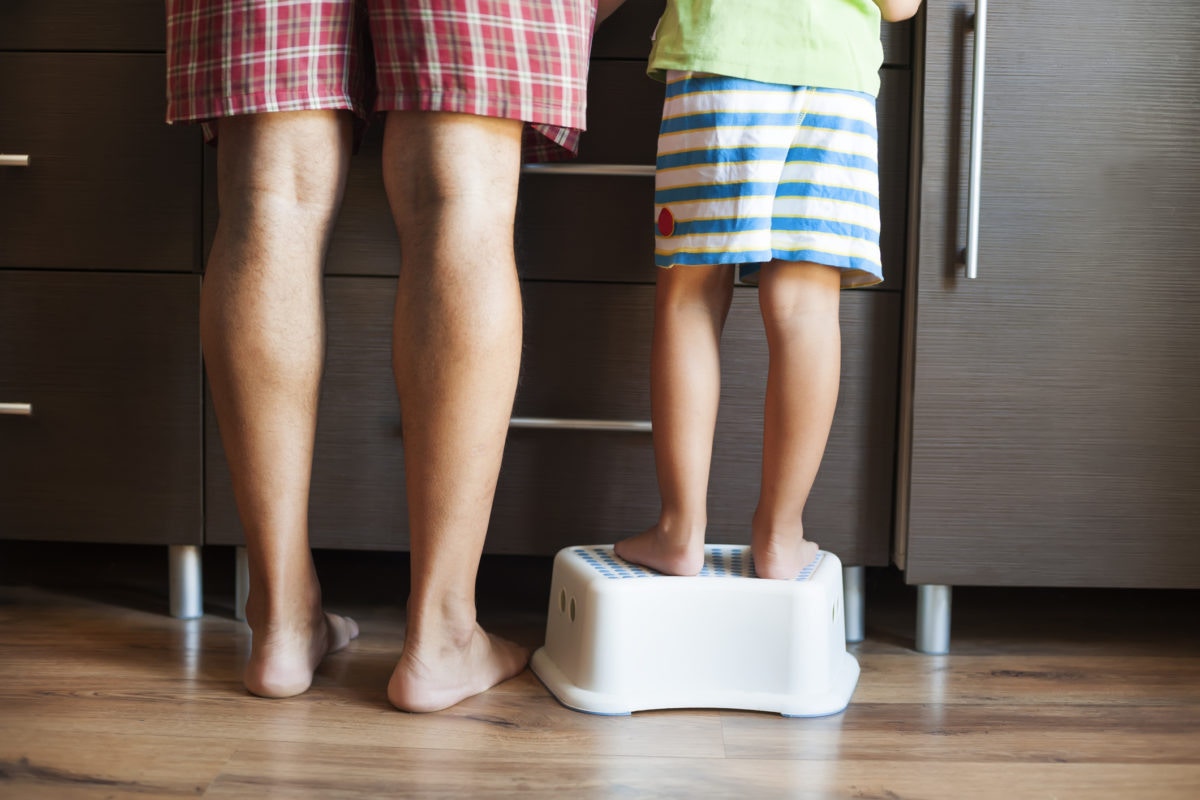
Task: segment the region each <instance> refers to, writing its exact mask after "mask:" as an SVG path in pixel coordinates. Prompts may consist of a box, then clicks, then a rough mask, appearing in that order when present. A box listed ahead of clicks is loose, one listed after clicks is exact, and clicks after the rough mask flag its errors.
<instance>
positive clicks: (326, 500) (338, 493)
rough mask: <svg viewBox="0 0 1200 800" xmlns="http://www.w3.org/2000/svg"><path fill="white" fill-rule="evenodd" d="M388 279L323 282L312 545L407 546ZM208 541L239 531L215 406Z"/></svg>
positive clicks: (228, 539) (210, 416) (237, 536)
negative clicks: (321, 372)
mask: <svg viewBox="0 0 1200 800" xmlns="http://www.w3.org/2000/svg"><path fill="white" fill-rule="evenodd" d="M395 293H396V281H395V279H392V278H328V279H326V282H325V301H326V320H325V322H326V336H327V340H326V357H325V377H324V380H323V381H322V385H321V398H320V410H319V412H318V422H317V441H316V451H315V454H314V457H313V476H312V494H311V500H310V503H309V509H310V511H309V535H310V538H311V541H312V544H313V546H314V547H329V548H340V549H370V550H404V549H407V548H408V516H407V514H408V511H407V506H406V505H405V502H404V453H403V450H402V443H401V438H400V404H399V401H398V400H397V398H396V388H395V383H394V382H393V380H392V362H391V352H392V306H393V302H394V299H395ZM206 415H207V426H206V431H205V441H206V452H207V459H206V462H205V472H206V486H207V493H206V496H205V541H206V542H209V543H212V544H241V543H242V541H243V538H242V529H241V523H240V522H239V521H238V516H237V507H236V505H235V504H234V500H233V490H232V487H231V484H230V479H229V469H228V466H227V465H226V462H225V451H224V449H223V448H222V446H221V438H220V435H219V432H218V429H217V421H216V416H215V414H214V413H213V410H212V403H211V402H209V403H207V407H206Z"/></svg>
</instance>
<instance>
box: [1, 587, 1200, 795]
mask: <svg viewBox="0 0 1200 800" xmlns="http://www.w3.org/2000/svg"><path fill="white" fill-rule="evenodd" d="M906 588H907V587H902V589H900V590H894V588H893V590H892V592H891V595H890V596H888V595H887V593H886V592H880V593H878V594H876V595H875V596H872V594H871V593H870V589H869V594H868V606H867V608H868V638H867V641H865V642H864V643H862V644H860V645H855V646H853V647H852V648H851V649H852V650H853V651H854V652H855V654H856V655H857V657H858V658H859V661H860V663H861V665H862V677H861V679H860V681H859V685H858V689H857V691H856V693H855V696H854V700H853V703H852V704H851V707H850V708H849V709H848V710H847V711H846V712H845V713H843V714H840V715H837V716H833V717H825V718H819V719H784V718H781V717H778V716H775V715H771V714H760V713H743V712H729V711H705V710H699V711H664V712H647V713H639V714H635V715H633V716H632V717H623V718H622V717H596V716H589V715H586V714H580V713H577V712H574V711H570V710H568V709H566V708H563V707H562V706H560V705H559V704H558V703H557V702H556V701H555V700H554V699H553V698H552V697H551V696H550V695H549V694H548V693H547V692H546V690H545V689H544V687H542V685H541V684H540V683H539V682H538V680H537V679H536V678H535V677H533V675H532V674H531V673H529V672H528V671H527V672H525V673H524V674H522V675H521V676H519V677H517V678H516V679H514V680H512V681H509V682H508V683H506V684H504V685H502V686H500V687H498V688H496V689H495V690H493V691H491V692H489V693H487V694H485V695H483V696H480V697H477V698H473V699H471V700H469V701H467V702H464V703H462V704H460V705H459V706H456V707H455V708H453V709H450V710H448V711H445V712H441V713H438V714H430V715H411V714H402V713H399V712H397V711H394V710H392V709H391V707H390V706H388V704H387V701H386V698H385V696H384V687H385V686H386V683H387V679H388V676H389V674H390V673H391V669H392V666H393V664H394V663H395V660H396V657H397V654H398V650H399V647H400V643H401V640H402V636H403V626H402V624H401V620H402V610H401V609H400V608H399V607H397V606H395V605H392V604H381V603H377V602H357V603H355V602H349V605H340V606H337V607H338V610H346V611H349V612H351V613H353V614H355V615H356V616H357V618H358V619H359V620H360V622H361V625H362V636H361V638H360V639H359V640H358V641H357V642H355V643H354V644H353V645H352V646H351V647H350V648H349V649H348V650H346V651H344V652H342V653H339V654H337V655H335V656H333V657H332V658H330V659H329V660H328V661H327V663H326V664H325V665H324V666H323V668H322V669H321V671H320V673H319V674H318V676H317V680H316V682H315V685H314V687H313V689H312V690H311V691H310V692H308V693H307V694H305V695H303V696H301V697H298V698H293V699H289V700H274V701H271V700H261V699H256V698H253V697H251V696H249V695H248V694H247V693H246V692H245V691H244V690H243V689H242V687H241V684H240V682H239V680H238V675H239V672H240V666H241V663H242V661H243V659H244V658H245V656H246V652H247V648H248V642H249V637H248V632H247V629H246V628H245V627H244V626H243V625H241V624H240V623H238V622H236V621H235V620H233V619H231V618H230V617H229V616H228V615H227V614H226V613H223V611H222V610H221V609H220V608H217V609H215V613H211V614H209V615H208V616H206V617H205V618H203V619H201V620H195V621H187V622H184V621H178V620H173V619H170V618H168V617H166V616H165V615H164V614H162V613H160V612H159V610H158V609H157V608H154V607H153V605H154V604H153V603H147V602H143V600H145V597H144V596H143V595H139V594H138V592H137V591H136V590H130V591H129V592H128V593H126V594H121V593H119V592H118V593H116V594H114V593H112V592H101V591H96V590H91V589H71V588H69V587H63V586H61V585H55V586H45V585H37V584H36V583H34V584H30V583H29V582H22V581H9V585H0V797H2V798H21V799H22V800H24V799H25V798H56V799H57V798H154V797H163V798H170V797H212V798H275V797H278V798H323V799H324V798H375V797H472V798H474V797H482V798H489V797H521V798H543V797H544V798H550V797H553V798H609V797H621V798H625V797H639V798H640V797H672V798H674V797H679V798H697V797H721V798H725V797H729V798H759V797H796V798H826V797H828V798H889V799H891V800H896V799H899V798H921V799H922V800H930V799H937V798H954V799H955V800H958V798H976V797H979V798H993V797H994V798H1006V799H1007V798H1026V797H1028V798H1060V799H1061V798H1089V800H1091V799H1094V798H1120V799H1121V800H1125V799H1126V798H1128V799H1129V800H1153V799H1155V798H1180V799H1181V800H1183V799H1186V800H1195V798H1200V626H1197V625H1196V624H1195V622H1196V611H1197V608H1198V604H1197V603H1196V602H1195V600H1196V596H1195V595H1187V594H1174V595H1171V596H1169V597H1164V596H1161V595H1154V594H1153V593H1078V592H1076V593H1058V594H1051V593H1044V592H1043V593H1037V592H1030V591H1029V590H1026V591H1025V592H1024V593H1020V592H1017V593H1008V594H1005V593H998V592H990V593H989V592H984V593H981V594H979V595H978V596H977V597H976V599H975V600H972V595H971V594H970V593H969V592H968V591H966V590H962V591H960V592H958V593H956V598H955V629H954V641H953V647H954V652H953V653H952V654H951V655H949V656H941V657H930V656H922V655H919V654H916V653H914V652H913V651H912V650H911V646H912V642H911V623H912V608H911V603H910V601H911V595H910V594H909V593H908V592H907V591H905V589H906ZM328 596H329V592H328V591H327V597H328ZM1148 597H1149V598H1152V599H1154V602H1149V601H1147V598H1148ZM139 598H140V599H139ZM1106 598H1107V599H1106ZM492 605H493V606H495V605H497V604H496V603H494V602H493V603H492ZM517 605H518V606H520V604H517ZM481 613H482V614H483V615H484V616H485V618H487V619H488V621H489V622H490V624H491V625H492V627H494V628H497V629H500V630H502V631H503V632H504V633H506V634H507V635H509V636H512V637H514V638H516V639H518V640H520V641H523V642H525V643H526V644H529V645H536V644H538V643H540V640H541V637H542V634H543V624H544V616H543V614H542V613H539V612H538V611H537V610H535V609H531V608H528V607H516V608H508V609H505V608H497V607H492V608H488V609H484V610H483V611H481Z"/></svg>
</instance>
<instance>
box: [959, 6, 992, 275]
mask: <svg viewBox="0 0 1200 800" xmlns="http://www.w3.org/2000/svg"><path fill="white" fill-rule="evenodd" d="M971 26H972V28H974V30H975V65H974V71H975V74H974V75H973V76H972V80H971V157H970V161H969V162H968V166H967V172H968V175H967V246H966V248H965V249H964V251H963V263H964V264H965V265H966V268H967V269H966V274H967V277H968V278H972V279H973V278H977V277H979V194H980V176H981V174H982V172H983V78H984V67H985V65H986V63H987V61H986V51H987V0H975V15H974V16H973V17H972V18H971Z"/></svg>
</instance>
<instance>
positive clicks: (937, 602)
mask: <svg viewBox="0 0 1200 800" xmlns="http://www.w3.org/2000/svg"><path fill="white" fill-rule="evenodd" d="M917 650H918V651H919V652H922V653H929V654H930V655H944V654H945V653H949V652H950V587H949V586H939V585H936V584H922V585H920V586H918V587H917Z"/></svg>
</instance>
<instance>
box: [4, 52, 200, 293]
mask: <svg viewBox="0 0 1200 800" xmlns="http://www.w3.org/2000/svg"><path fill="white" fill-rule="evenodd" d="M165 76H166V65H165V61H164V58H163V56H161V55H147V54H110V53H101V54H95V53H0V152H3V153H8V154H10V155H11V154H20V155H27V156H29V164H28V166H24V167H21V166H14V167H0V267H18V268H49V269H99V270H108V269H119V270H178V271H190V270H194V269H195V268H196V266H197V256H198V255H199V244H200V178H201V167H200V160H201V148H202V147H203V145H202V144H201V137H200V132H199V129H198V128H197V127H196V126H186V125H176V126H168V125H167V124H166V123H165V122H164V121H163V114H164V113H165V110H166V99H165V97H166V94H165V93H166V77H165Z"/></svg>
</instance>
